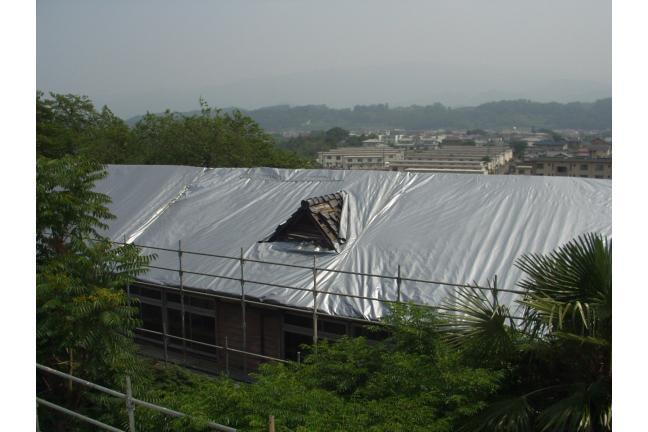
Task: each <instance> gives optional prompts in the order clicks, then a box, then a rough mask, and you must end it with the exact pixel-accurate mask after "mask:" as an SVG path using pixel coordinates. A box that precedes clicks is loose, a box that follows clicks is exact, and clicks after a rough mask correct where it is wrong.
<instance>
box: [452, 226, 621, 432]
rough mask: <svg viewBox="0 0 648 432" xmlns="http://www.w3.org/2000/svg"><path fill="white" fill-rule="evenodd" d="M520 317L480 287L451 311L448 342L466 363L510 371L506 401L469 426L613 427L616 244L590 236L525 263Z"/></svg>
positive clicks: (522, 263)
mask: <svg viewBox="0 0 648 432" xmlns="http://www.w3.org/2000/svg"><path fill="white" fill-rule="evenodd" d="M517 266H518V267H519V268H520V269H522V270H523V271H524V272H525V273H526V274H527V276H526V278H525V279H524V280H523V281H522V282H521V283H520V287H522V288H523V289H524V290H525V291H526V294H525V295H524V298H523V299H522V300H521V302H520V303H521V305H522V306H523V307H524V313H523V315H522V317H521V318H522V319H521V320H520V319H517V320H516V319H515V317H514V316H513V314H512V313H511V311H510V310H509V308H508V307H506V306H504V305H501V304H499V303H498V302H497V300H496V299H493V298H491V297H490V296H489V295H486V294H484V293H483V292H482V291H481V290H478V289H465V290H462V291H460V292H459V294H458V295H457V299H456V300H457V301H456V305H447V306H448V308H449V309H452V310H454V311H455V312H460V314H458V315H457V314H450V313H448V314H446V315H445V319H446V320H447V323H446V324H445V326H444V338H445V339H446V340H447V341H449V342H450V343H451V344H452V345H454V346H455V347H457V348H458V349H459V350H460V351H461V352H462V354H463V355H464V356H465V358H466V359H469V361H471V360H472V361H475V362H479V364H488V363H490V364H493V365H499V367H500V368H503V369H508V370H510V374H509V380H508V382H507V383H506V385H505V386H504V391H503V393H502V397H501V399H500V400H499V401H497V402H495V403H493V404H492V405H491V406H489V408H488V409H486V410H485V411H484V412H483V413H482V415H480V416H479V417H478V418H477V419H476V421H475V422H474V423H472V424H470V425H469V427H468V428H467V430H503V431H583V432H590V431H592V432H594V431H610V430H611V429H612V405H611V402H612V369H611V354H612V244H611V241H608V240H607V239H606V238H605V237H602V236H600V235H594V234H588V235H584V236H582V237H579V238H578V239H575V240H573V241H571V242H569V243H567V244H566V245H564V246H562V247H560V248H558V249H557V250H556V251H554V252H552V253H551V254H549V255H538V254H531V255H525V256H523V257H521V258H520V259H519V260H518V261H517Z"/></svg>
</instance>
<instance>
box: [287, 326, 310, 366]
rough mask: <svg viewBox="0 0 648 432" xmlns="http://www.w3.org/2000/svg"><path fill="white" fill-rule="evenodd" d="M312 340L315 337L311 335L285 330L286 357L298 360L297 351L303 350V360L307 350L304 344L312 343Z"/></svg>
mask: <svg viewBox="0 0 648 432" xmlns="http://www.w3.org/2000/svg"><path fill="white" fill-rule="evenodd" d="M312 342H313V338H312V337H311V336H306V335H302V334H297V333H292V332H284V353H285V357H286V359H288V360H294V361H296V360H297V352H301V358H302V360H303V358H304V355H305V352H304V347H303V346H302V345H310V344H311V343H312Z"/></svg>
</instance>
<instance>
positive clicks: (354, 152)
mask: <svg viewBox="0 0 648 432" xmlns="http://www.w3.org/2000/svg"><path fill="white" fill-rule="evenodd" d="M403 154H404V152H403V150H401V149H397V148H393V147H388V146H376V147H341V148H337V149H333V150H329V151H325V152H318V153H317V161H318V162H319V163H320V164H321V165H322V167H323V168H334V169H335V168H338V169H379V170H382V169H387V168H388V167H389V165H390V164H391V163H392V162H394V161H398V160H402V159H403Z"/></svg>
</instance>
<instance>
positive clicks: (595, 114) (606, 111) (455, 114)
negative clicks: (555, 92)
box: [129, 98, 612, 132]
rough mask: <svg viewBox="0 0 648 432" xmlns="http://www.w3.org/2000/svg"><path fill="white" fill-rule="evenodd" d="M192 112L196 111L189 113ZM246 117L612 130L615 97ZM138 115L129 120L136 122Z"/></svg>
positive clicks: (280, 123)
mask: <svg viewBox="0 0 648 432" xmlns="http://www.w3.org/2000/svg"><path fill="white" fill-rule="evenodd" d="M191 114H193V113H191ZM245 114H246V115H248V116H250V117H251V118H253V119H254V120H255V121H256V122H258V123H259V124H260V125H261V127H263V128H264V129H266V130H268V131H272V132H284V131H311V130H328V129H330V128H333V127H341V128H344V129H347V130H363V129H374V130H375V129H410V130H421V129H471V130H473V131H475V130H476V131H479V129H499V128H511V127H513V126H517V127H523V128H532V127H535V128H548V129H590V130H602V129H611V128H612V99H611V98H607V99H600V100H597V101H595V102H591V103H584V102H572V103H564V104H563V103H556V102H550V103H541V102H533V101H530V100H523V99H522V100H504V101H497V102H488V103H484V104H481V105H478V106H474V107H458V108H451V107H447V106H444V105H442V104H440V103H435V104H432V105H411V106H407V107H389V106H388V105H386V104H376V105H356V106H355V107H353V108H329V107H327V106H326V105H303V106H289V105H277V106H270V107H264V108H258V109H254V110H247V111H245ZM137 119H138V117H135V118H133V119H130V120H129V123H132V124H134V123H135V122H136V121H137Z"/></svg>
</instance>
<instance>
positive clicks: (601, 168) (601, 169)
mask: <svg viewBox="0 0 648 432" xmlns="http://www.w3.org/2000/svg"><path fill="white" fill-rule="evenodd" d="M595 169H596V171H603V164H597V165H596V168H595Z"/></svg>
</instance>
